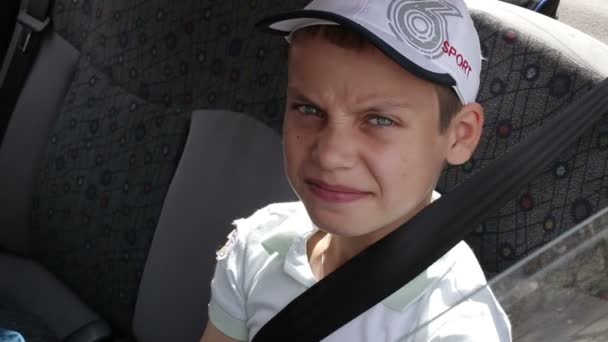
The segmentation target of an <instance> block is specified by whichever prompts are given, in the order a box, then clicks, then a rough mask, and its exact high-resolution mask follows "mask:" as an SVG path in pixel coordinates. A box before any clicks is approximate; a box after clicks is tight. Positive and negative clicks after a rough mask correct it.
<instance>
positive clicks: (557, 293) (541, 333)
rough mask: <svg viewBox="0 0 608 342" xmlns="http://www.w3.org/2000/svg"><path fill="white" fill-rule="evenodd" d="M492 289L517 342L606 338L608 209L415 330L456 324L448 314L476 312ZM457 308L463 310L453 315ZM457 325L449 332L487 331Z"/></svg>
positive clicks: (477, 324) (594, 341) (475, 324)
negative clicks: (433, 325)
mask: <svg viewBox="0 0 608 342" xmlns="http://www.w3.org/2000/svg"><path fill="white" fill-rule="evenodd" d="M489 292H492V293H493V294H494V296H495V297H496V299H497V300H498V302H499V303H500V305H501V306H502V308H503V309H504V311H505V313H506V314H507V315H508V317H509V320H510V322H511V326H512V336H513V341H517V342H536V341H580V342H599V341H605V340H606V336H608V208H606V209H604V210H602V211H600V212H599V213H597V214H596V215H594V216H593V217H591V218H589V219H588V220H586V221H585V222H583V223H581V224H579V225H578V226H576V227H575V228H573V229H572V230H571V231H569V232H568V233H566V234H565V235H563V236H562V237H560V238H558V239H556V240H554V241H553V242H551V243H550V244H548V245H546V246H545V247H543V248H542V249H540V250H538V251H537V252H535V253H533V254H532V255H530V256H528V257H527V258H525V259H524V260H522V261H520V262H519V263H517V264H516V265H514V266H513V267H511V268H510V269H509V270H507V271H505V272H503V273H502V274H500V275H499V276H497V277H496V278H494V279H493V280H492V281H490V282H489V284H488V285H487V286H484V287H481V288H477V289H472V290H471V291H470V292H469V293H466V294H463V295H462V297H461V298H459V299H457V300H455V304H454V305H452V306H451V307H450V308H449V309H447V310H445V311H444V312H442V313H440V314H438V315H437V316H434V317H432V318H430V319H429V320H428V321H427V322H426V324H422V325H421V326H420V328H419V329H418V330H417V331H414V332H412V334H416V333H422V332H423V330H430V331H431V332H432V329H427V327H428V325H432V324H436V325H442V326H444V325H445V324H452V322H450V319H449V318H450V317H457V316H461V315H462V312H463V311H468V312H469V314H470V315H475V308H476V304H479V303H484V302H487V299H486V298H484V296H486V295H487V294H488V293H489ZM481 310H483V308H481ZM456 312H459V314H457V315H456V314H455V315H451V314H453V313H456ZM472 318H474V317H472ZM456 323H457V324H458V326H457V327H456V328H454V329H448V330H450V331H457V332H463V333H465V332H466V333H467V334H471V331H475V332H478V333H479V332H482V333H483V330H484V328H485V327H484V326H483V325H482V324H480V322H467V321H462V322H456ZM484 323H487V324H488V325H491V324H493V323H492V322H484ZM467 324H471V327H470V328H469V330H470V331H466V329H467V327H466V325H467ZM498 328H500V327H498ZM444 330H445V329H444ZM442 337H443V338H446V337H448V336H442ZM450 337H451V336H450ZM482 338H483V337H482ZM429 340H432V339H429Z"/></svg>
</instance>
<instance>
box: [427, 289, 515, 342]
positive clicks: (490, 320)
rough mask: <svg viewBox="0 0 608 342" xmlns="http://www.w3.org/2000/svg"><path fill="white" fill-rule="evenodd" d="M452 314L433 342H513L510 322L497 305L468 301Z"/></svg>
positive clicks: (483, 295) (432, 339)
mask: <svg viewBox="0 0 608 342" xmlns="http://www.w3.org/2000/svg"><path fill="white" fill-rule="evenodd" d="M482 291H484V290H482ZM478 295H479V296H480V297H485V295H486V294H479V293H478ZM452 311H453V312H452V313H448V314H447V315H448V316H449V318H447V319H446V322H445V324H444V325H443V326H442V327H441V328H440V329H439V330H438V331H437V332H436V333H435V334H434V335H433V337H432V338H431V339H430V341H431V342H440V341H441V342H511V326H510V323H509V320H508V318H507V317H506V315H505V314H504V312H503V311H502V309H500V308H499V307H495V306H494V305H493V303H491V302H487V301H486V300H482V301H477V300H467V301H465V302H463V303H461V304H460V305H458V307H456V308H452Z"/></svg>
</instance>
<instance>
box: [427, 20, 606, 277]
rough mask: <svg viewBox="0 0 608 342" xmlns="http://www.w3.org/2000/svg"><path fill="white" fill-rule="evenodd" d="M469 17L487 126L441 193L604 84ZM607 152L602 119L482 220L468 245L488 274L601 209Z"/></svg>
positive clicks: (535, 44) (532, 42)
mask: <svg viewBox="0 0 608 342" xmlns="http://www.w3.org/2000/svg"><path fill="white" fill-rule="evenodd" d="M473 14H474V16H473V17H474V20H475V23H476V27H477V29H478V31H479V35H480V40H481V44H482V51H483V54H484V56H486V57H487V61H486V62H485V63H484V66H483V74H482V82H481V86H480V93H479V95H478V101H479V102H480V103H482V104H483V106H484V108H485V111H486V122H485V127H484V132H483V137H482V141H481V143H480V145H479V148H478V149H477V151H476V153H475V155H474V157H473V158H472V160H471V161H470V162H468V163H466V164H464V165H462V166H460V167H448V168H447V170H446V171H445V172H444V174H443V177H442V178H441V180H440V183H439V186H438V188H439V190H440V191H446V192H447V191H449V190H450V189H451V188H453V187H454V186H456V185H457V184H458V183H460V182H462V181H463V180H465V179H467V178H469V177H470V176H472V175H473V174H475V172H476V170H479V169H481V168H483V167H484V166H485V165H487V164H488V163H490V162H491V161H492V160H494V159H496V158H497V157H498V156H500V155H502V154H503V153H504V152H505V151H507V150H508V149H509V148H510V147H511V146H513V145H515V144H517V143H518V142H520V141H521V140H522V139H523V138H524V137H525V136H526V135H527V134H528V133H530V132H532V131H533V130H535V129H537V128H539V127H540V126H541V125H542V124H543V121H545V120H550V119H551V116H552V115H553V114H555V113H556V111H557V110H559V109H561V108H563V107H565V106H567V105H568V104H569V103H571V102H572V101H573V100H575V99H576V98H578V97H580V96H581V95H582V94H584V93H585V92H587V91H588V90H590V89H591V88H592V86H593V84H594V83H597V82H599V81H601V80H602V79H603V78H604V77H605V76H601V75H599V74H598V73H594V72H591V71H589V70H588V69H587V68H586V67H584V66H582V65H579V64H578V63H577V62H575V61H573V60H572V59H570V58H568V57H567V56H565V55H564V54H561V53H560V52H559V51H555V50H553V49H551V48H548V47H547V46H546V45H545V44H543V42H542V41H539V40H538V39H535V38H534V37H531V36H530V35H527V34H526V33H525V32H517V31H515V30H513V29H511V28H510V27H508V26H505V24H504V23H503V22H501V21H500V20H498V19H496V18H492V17H489V16H487V15H485V14H484V13H473ZM607 149H608V118H604V119H603V120H602V121H601V122H599V123H597V124H596V125H595V128H594V129H593V131H592V132H586V133H585V134H584V135H583V136H582V137H581V138H580V139H579V140H578V142H577V143H576V144H575V145H573V146H569V147H567V148H566V150H565V152H564V153H562V154H561V156H560V157H559V158H558V159H557V160H555V161H554V162H553V163H552V164H551V165H548V166H547V168H546V170H545V171H544V172H543V173H541V174H539V175H538V176H536V177H535V178H534V180H532V181H531V182H530V183H529V184H528V185H527V186H526V187H524V188H522V189H521V190H520V191H519V193H518V195H517V197H516V198H513V199H511V200H509V202H508V203H507V204H506V205H505V206H504V207H502V208H501V209H500V210H499V211H498V212H496V213H489V218H488V219H486V220H485V221H484V222H483V224H482V225H480V226H479V227H477V229H476V230H475V232H474V233H473V234H472V235H471V236H470V237H469V239H468V242H469V243H470V244H471V246H472V247H473V249H474V250H475V252H476V254H477V256H478V258H479V259H480V261H481V263H482V265H483V267H484V269H485V271H486V273H487V274H488V275H490V276H491V275H494V274H496V273H498V272H501V271H503V270H505V269H506V268H507V267H509V266H511V265H512V264H514V263H515V262H516V261H517V260H520V259H521V258H522V257H524V256H526V255H528V254H529V253H530V252H531V251H533V250H535V249H536V248H538V247H540V246H542V245H543V244H545V243H546V242H548V241H550V240H552V239H554V238H555V237H557V236H558V235H560V234H561V233H563V232H564V231H566V230H567V229H569V228H572V227H574V226H575V225H576V224H577V223H579V222H581V221H583V220H584V219H586V218H587V217H589V216H590V215H591V214H593V213H595V212H597V211H598V210H599V209H601V208H603V207H605V206H606V205H607V204H608V191H607V190H608V179H606V163H607V162H608V153H607Z"/></svg>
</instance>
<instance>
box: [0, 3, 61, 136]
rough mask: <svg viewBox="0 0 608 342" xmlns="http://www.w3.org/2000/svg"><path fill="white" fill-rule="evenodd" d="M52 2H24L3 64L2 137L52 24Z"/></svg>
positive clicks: (0, 77) (0, 74)
mask: <svg viewBox="0 0 608 342" xmlns="http://www.w3.org/2000/svg"><path fill="white" fill-rule="evenodd" d="M51 5H52V1H51V0H23V1H22V2H21V7H20V9H19V13H18V15H17V19H16V22H15V29H14V31H13V35H12V37H11V41H10V43H9V46H8V49H7V52H6V54H5V56H4V59H3V60H2V64H1V66H0V139H1V138H2V137H3V136H4V131H5V130H6V126H7V125H8V121H9V119H10V115H11V113H12V112H13V109H14V107H15V104H16V103H17V99H18V98H19V94H20V93H21V90H22V89H23V85H24V84H25V80H26V79H27V76H28V74H29V71H30V69H31V66H32V64H33V63H34V59H35V57H36V55H37V53H38V49H39V47H40V41H41V35H42V32H43V31H44V30H45V29H46V28H47V27H49V26H50V22H51V20H50V11H51Z"/></svg>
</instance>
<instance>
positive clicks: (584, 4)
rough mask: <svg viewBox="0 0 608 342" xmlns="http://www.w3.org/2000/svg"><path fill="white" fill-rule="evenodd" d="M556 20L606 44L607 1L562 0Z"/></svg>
mask: <svg viewBox="0 0 608 342" xmlns="http://www.w3.org/2000/svg"><path fill="white" fill-rule="evenodd" d="M558 20H559V21H561V22H563V23H566V24H568V25H570V26H572V27H574V28H576V29H578V30H580V31H583V32H585V33H587V34H588V35H590V36H592V37H594V38H596V39H598V40H600V41H602V42H603V43H605V44H608V25H606V23H607V22H608V1H605V0H562V1H561V2H560V5H559V9H558Z"/></svg>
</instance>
